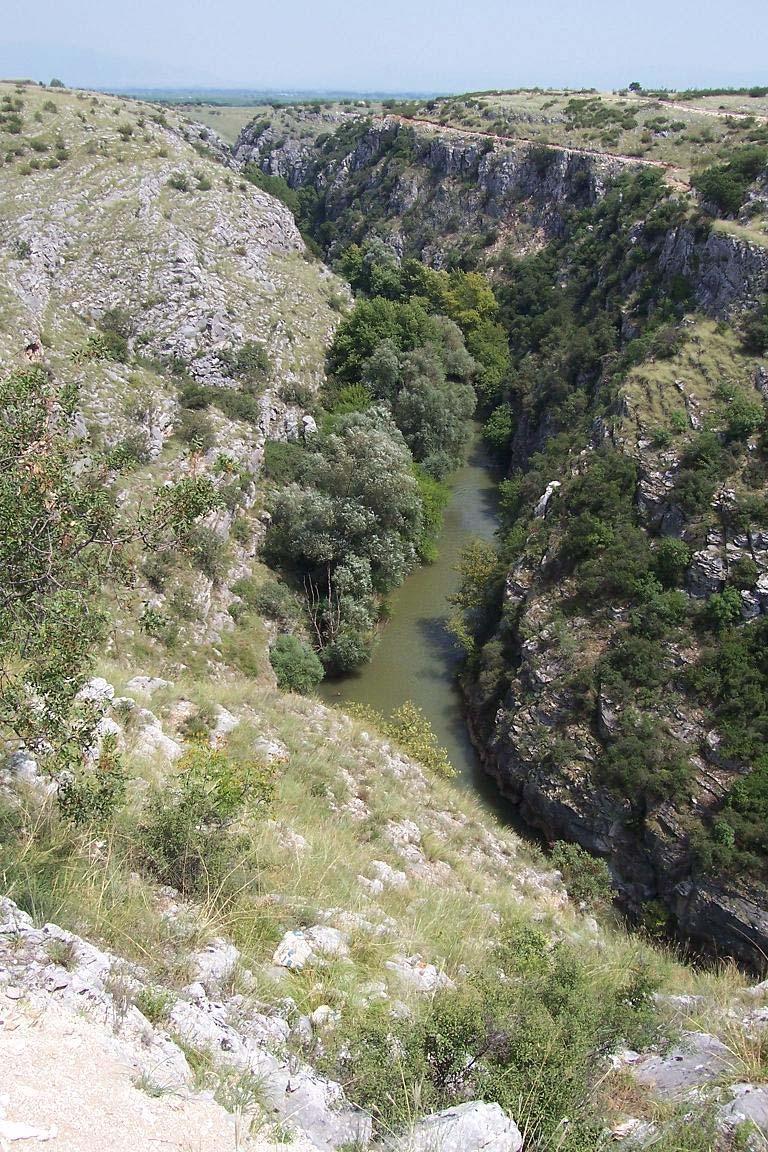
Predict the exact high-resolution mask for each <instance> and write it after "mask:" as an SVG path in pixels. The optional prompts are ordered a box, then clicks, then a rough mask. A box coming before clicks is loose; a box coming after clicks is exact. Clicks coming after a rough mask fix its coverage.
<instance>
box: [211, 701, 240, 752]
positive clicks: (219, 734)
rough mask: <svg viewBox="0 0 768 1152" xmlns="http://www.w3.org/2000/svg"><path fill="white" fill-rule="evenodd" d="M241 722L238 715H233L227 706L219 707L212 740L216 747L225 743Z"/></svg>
mask: <svg viewBox="0 0 768 1152" xmlns="http://www.w3.org/2000/svg"><path fill="white" fill-rule="evenodd" d="M239 723H240V721H239V719H238V718H237V716H233V715H232V713H231V712H228V711H227V709H226V708H221V707H220V708H219V710H218V713H217V714H216V723H215V725H214V727H213V731H212V733H211V741H212V743H213V744H214V745H216V747H218V746H219V745H220V744H223V743H224V741H225V740H226V738H227V736H229V734H230V732H233V731H234V730H235V728H237V726H238V724H239Z"/></svg>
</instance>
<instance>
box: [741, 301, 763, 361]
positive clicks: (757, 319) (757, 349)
mask: <svg viewBox="0 0 768 1152" xmlns="http://www.w3.org/2000/svg"><path fill="white" fill-rule="evenodd" d="M741 339H742V344H743V345H744V350H745V351H746V352H749V353H751V354H752V355H753V356H765V354H766V352H768V307H766V306H765V305H763V307H762V308H759V309H758V310H757V311H755V312H750V313H749V315H748V316H747V317H746V319H745V320H744V321H743V322H742V326H741Z"/></svg>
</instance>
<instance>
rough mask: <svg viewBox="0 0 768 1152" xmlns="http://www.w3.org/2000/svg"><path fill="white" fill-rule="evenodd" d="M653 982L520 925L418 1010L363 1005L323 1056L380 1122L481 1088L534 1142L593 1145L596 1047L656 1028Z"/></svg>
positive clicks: (642, 1039) (570, 1151)
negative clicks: (399, 1014)
mask: <svg viewBox="0 0 768 1152" xmlns="http://www.w3.org/2000/svg"><path fill="white" fill-rule="evenodd" d="M500 973H503V978H500ZM653 990H654V986H653V984H652V982H651V981H650V980H649V979H648V977H647V976H646V974H645V973H644V972H642V971H627V972H625V973H622V974H621V975H620V976H619V977H618V978H617V977H616V976H615V975H613V974H609V973H607V972H599V973H596V972H595V970H594V969H593V967H592V966H591V965H590V964H588V963H587V962H585V960H584V958H583V957H582V956H580V955H579V953H578V952H577V951H576V950H575V949H574V948H572V947H570V946H569V945H567V944H558V945H556V946H555V947H554V948H550V947H549V945H548V942H547V940H546V937H545V936H544V935H542V934H540V933H539V932H537V931H536V930H534V929H531V928H529V927H527V926H522V925H519V924H512V925H508V926H507V927H506V928H505V929H504V930H503V932H502V939H501V942H500V944H499V945H498V947H497V949H496V950H495V953H494V954H493V955H492V956H490V957H489V960H488V963H487V965H486V966H484V967H483V968H481V969H480V970H476V971H473V972H470V973H469V974H467V975H466V976H464V977H463V978H462V980H461V983H460V985H459V987H458V988H457V989H456V990H455V991H441V992H438V993H436V994H435V996H434V997H432V998H431V999H429V1000H428V1001H427V1002H426V1003H425V1004H424V1003H423V1004H422V1005H420V1006H419V1008H418V1010H417V1014H416V1018H415V1019H412V1020H411V1019H409V1020H407V1021H397V1020H393V1018H392V1016H391V1015H390V1014H388V1013H385V1012H383V1011H382V1010H381V1008H380V1007H378V1006H376V1005H372V1006H369V1007H368V1008H366V1009H364V1010H362V1011H360V1010H358V1011H357V1012H356V1014H355V1018H354V1019H350V1020H349V1021H348V1022H346V1026H345V1027H344V1028H343V1029H342V1030H341V1034H342V1036H343V1040H342V1041H341V1042H339V1043H337V1045H336V1047H335V1050H334V1051H331V1052H330V1054H329V1055H328V1056H326V1057H325V1058H324V1061H323V1063H324V1066H325V1068H326V1069H327V1070H328V1071H329V1072H331V1073H332V1074H333V1075H334V1076H337V1077H338V1078H339V1079H340V1080H341V1082H342V1083H343V1085H344V1088H345V1090H346V1092H347V1094H348V1095H349V1096H350V1098H351V1099H352V1100H354V1101H355V1102H356V1103H358V1104H360V1105H361V1106H363V1107H365V1108H367V1109H369V1110H370V1111H371V1112H372V1114H373V1116H374V1119H375V1122H376V1126H377V1128H378V1130H379V1131H390V1130H392V1129H393V1128H398V1127H401V1126H406V1125H408V1124H410V1123H411V1122H412V1121H413V1119H414V1118H415V1117H418V1116H419V1115H422V1114H425V1113H429V1112H433V1111H437V1110H440V1109H443V1108H447V1107H450V1106H451V1105H455V1104H458V1103H460V1102H461V1101H464V1100H467V1099H480V1100H488V1101H493V1102H497V1103H499V1104H500V1105H501V1106H502V1108H504V1109H506V1110H507V1111H508V1112H509V1114H510V1115H512V1116H514V1117H515V1119H516V1120H517V1122H518V1124H519V1126H520V1128H521V1129H522V1130H523V1132H524V1133H525V1138H526V1147H529V1148H531V1150H532V1152H533V1150H534V1149H540V1150H542V1152H543V1150H544V1149H552V1148H555V1147H556V1148H558V1149H560V1150H562V1152H593V1149H594V1148H595V1147H596V1146H597V1144H598V1142H599V1140H600V1136H601V1128H602V1124H601V1121H600V1118H599V1112H598V1108H597V1106H596V1101H595V1095H594V1088H595V1084H596V1081H597V1069H598V1065H599V1058H600V1056H601V1055H603V1054H605V1053H607V1052H609V1051H612V1050H615V1048H616V1047H618V1046H621V1045H627V1044H628V1045H630V1046H631V1047H634V1046H639V1045H641V1044H642V1043H647V1042H648V1040H649V1039H651V1038H652V1037H653V1035H654V1032H655V1020H654V1010H653V1003H652V998H651V997H652V993H653Z"/></svg>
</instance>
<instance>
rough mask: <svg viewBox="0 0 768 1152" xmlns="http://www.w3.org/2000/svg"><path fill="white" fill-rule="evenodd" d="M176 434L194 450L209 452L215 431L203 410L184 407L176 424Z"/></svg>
mask: <svg viewBox="0 0 768 1152" xmlns="http://www.w3.org/2000/svg"><path fill="white" fill-rule="evenodd" d="M175 431H176V435H177V436H178V438H179V439H180V440H182V441H183V442H184V443H185V444H188V445H189V447H190V448H192V449H193V450H194V451H195V452H210V450H211V448H213V446H214V445H215V443H216V432H215V430H214V427H213V422H212V420H211V418H210V416H208V415H207V413H205V412H199V411H196V410H195V409H190V408H184V409H182V411H181V414H180V416H179V419H178V422H177V424H176V429H175Z"/></svg>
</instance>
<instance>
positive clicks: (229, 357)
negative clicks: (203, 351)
mask: <svg viewBox="0 0 768 1152" xmlns="http://www.w3.org/2000/svg"><path fill="white" fill-rule="evenodd" d="M219 360H220V361H221V363H222V365H223V367H224V368H225V370H226V371H227V372H229V373H230V375H232V376H234V377H236V378H237V379H238V380H242V381H244V382H245V383H247V384H250V385H255V384H258V383H260V382H262V381H263V380H265V379H266V377H267V376H268V375H269V372H270V370H271V367H272V364H271V361H270V359H269V356H268V354H267V350H266V348H265V347H264V345H263V344H260V343H259V342H258V341H257V340H246V342H245V343H244V344H243V345H242V347H240V348H238V349H237V350H229V351H223V352H220V353H219Z"/></svg>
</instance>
